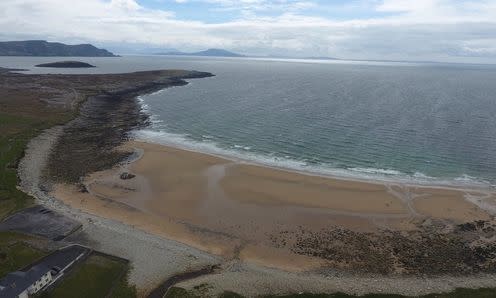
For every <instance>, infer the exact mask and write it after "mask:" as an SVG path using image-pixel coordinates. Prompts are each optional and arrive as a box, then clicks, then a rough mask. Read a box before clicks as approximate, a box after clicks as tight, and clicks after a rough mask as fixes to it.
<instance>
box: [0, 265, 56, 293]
mask: <svg viewBox="0 0 496 298" xmlns="http://www.w3.org/2000/svg"><path fill="white" fill-rule="evenodd" d="M51 282H52V272H51V269H50V268H49V267H47V266H44V265H43V264H39V265H36V266H33V267H31V268H30V269H29V270H28V271H25V272H24V271H15V272H11V273H9V274H7V276H5V277H4V278H2V279H1V280H0V297H5V298H17V297H19V298H28V295H33V294H36V293H38V292H39V291H40V290H41V289H43V288H44V287H46V286H47V285H49V284H50V283H51Z"/></svg>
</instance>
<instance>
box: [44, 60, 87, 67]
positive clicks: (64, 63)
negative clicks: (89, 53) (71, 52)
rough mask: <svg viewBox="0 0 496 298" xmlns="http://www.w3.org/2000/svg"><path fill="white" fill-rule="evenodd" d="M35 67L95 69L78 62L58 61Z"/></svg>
mask: <svg viewBox="0 0 496 298" xmlns="http://www.w3.org/2000/svg"><path fill="white" fill-rule="evenodd" d="M36 67H55V68H91V67H96V66H94V65H91V64H89V63H86V62H80V61H59V62H51V63H43V64H38V65H36Z"/></svg>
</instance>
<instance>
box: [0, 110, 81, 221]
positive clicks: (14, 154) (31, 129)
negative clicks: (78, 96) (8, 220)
mask: <svg viewBox="0 0 496 298" xmlns="http://www.w3.org/2000/svg"><path fill="white" fill-rule="evenodd" d="M70 117H71V115H70V114H67V115H64V114H62V115H61V114H57V113H55V116H53V118H46V116H45V117H43V116H42V115H33V116H32V117H28V116H17V115H10V114H7V113H0V132H1V133H0V219H2V218H5V217H6V216H8V215H10V214H12V213H14V212H16V211H18V210H21V209H23V208H25V207H28V206H30V205H31V204H32V203H33V199H32V198H31V197H30V196H29V195H27V194H25V193H24V192H22V191H20V190H18V189H17V184H18V181H17V180H18V179H17V163H18V161H19V160H20V159H21V158H22V156H23V154H24V149H25V148H26V145H27V143H28V141H29V140H30V139H31V138H33V137H35V136H36V135H38V134H39V133H40V132H41V131H42V130H44V129H46V128H49V127H51V126H53V125H56V124H59V123H63V122H65V121H67V120H69V119H70Z"/></svg>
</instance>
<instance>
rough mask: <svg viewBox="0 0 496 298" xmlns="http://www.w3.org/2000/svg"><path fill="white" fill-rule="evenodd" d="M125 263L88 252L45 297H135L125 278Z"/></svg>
mask: <svg viewBox="0 0 496 298" xmlns="http://www.w3.org/2000/svg"><path fill="white" fill-rule="evenodd" d="M128 269H129V268H128V264H126V263H124V262H123V261H120V260H117V259H112V258H108V257H105V256H101V255H91V256H90V257H89V258H88V259H87V260H85V261H84V262H83V263H82V264H79V265H78V266H77V268H75V269H74V271H73V272H71V273H69V275H68V276H67V277H65V278H64V280H63V281H62V282H61V283H60V284H59V285H57V286H56V288H55V289H53V290H52V291H50V292H46V293H44V294H43V295H42V296H41V297H44V298H65V297H71V298H85V297H116V298H117V297H119V298H128V297H129V298H131V297H136V289H135V288H134V287H130V286H128V285H127V282H126V273H127V271H128Z"/></svg>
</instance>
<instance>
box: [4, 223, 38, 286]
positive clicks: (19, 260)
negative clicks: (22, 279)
mask: <svg viewBox="0 0 496 298" xmlns="http://www.w3.org/2000/svg"><path fill="white" fill-rule="evenodd" d="M29 239H30V237H29V236H25V235H21V234H17V233H13V232H0V278H2V277H3V276H5V275H6V274H7V273H9V272H11V271H16V270H19V269H20V268H23V267H25V266H27V265H29V264H31V263H32V262H34V261H36V260H38V259H40V258H41V257H43V256H45V255H46V252H44V251H41V250H38V249H35V248H33V247H31V246H29V245H27V244H26V243H25V242H24V241H25V240H29Z"/></svg>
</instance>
